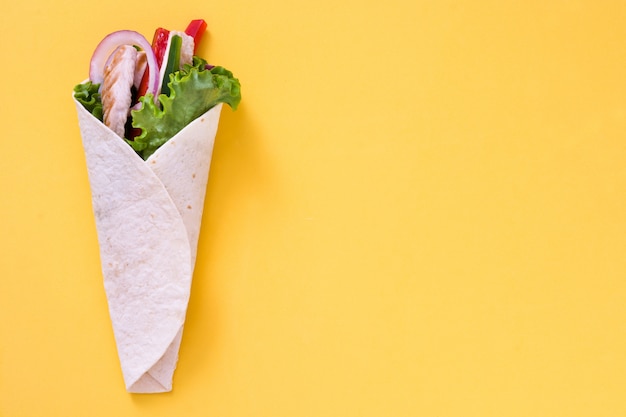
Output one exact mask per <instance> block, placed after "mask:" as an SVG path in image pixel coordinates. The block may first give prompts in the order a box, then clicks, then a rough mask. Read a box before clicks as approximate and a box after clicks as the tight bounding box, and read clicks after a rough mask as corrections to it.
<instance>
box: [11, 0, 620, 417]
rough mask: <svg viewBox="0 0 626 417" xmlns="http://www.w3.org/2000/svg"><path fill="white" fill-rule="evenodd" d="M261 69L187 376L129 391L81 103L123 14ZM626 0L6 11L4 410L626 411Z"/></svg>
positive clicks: (224, 177)
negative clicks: (104, 266)
mask: <svg viewBox="0 0 626 417" xmlns="http://www.w3.org/2000/svg"><path fill="white" fill-rule="evenodd" d="M199 17H201V18H205V19H206V20H207V22H208V24H209V32H210V33H209V35H208V36H207V37H206V38H205V40H204V42H203V45H202V48H201V54H203V55H204V56H205V57H207V58H208V59H209V61H211V62H214V63H219V64H221V65H224V66H226V67H228V68H229V69H231V70H232V71H233V72H234V73H235V74H236V75H237V76H238V77H239V79H240V80H241V82H242V85H243V90H242V91H243V102H242V104H241V107H240V109H239V110H237V111H236V112H233V111H231V110H230V109H225V110H224V112H223V117H222V122H221V125H220V131H219V133H218V138H217V143H216V147H215V152H214V159H213V166H212V170H211V177H210V182H209V189H208V193H207V201H206V205H205V212H204V221H203V225H202V227H203V229H202V235H201V238H200V246H199V258H198V264H197V269H196V274H195V277H194V283H193V288H192V296H191V300H190V306H189V312H188V316H187V324H186V327H185V334H184V338H183V343H182V347H181V352H180V355H181V356H180V361H179V365H178V368H177V371H176V374H175V377H174V391H173V392H172V393H168V394H162V395H131V394H128V393H126V392H125V390H124V386H123V381H122V375H121V371H120V369H119V365H118V359H117V354H116V351H115V346H114V341H113V334H112V331H111V328H110V322H109V318H108V312H107V307H106V299H105V296H104V290H103V288H102V284H101V283H102V280H101V275H100V266H99V263H98V262H99V260H98V248H97V243H96V234H95V226H94V220H93V216H92V212H91V201H90V194H89V188H88V181H87V174H86V167H85V161H84V157H83V152H82V148H81V143H80V137H79V131H78V127H77V120H76V114H75V111H74V107H73V104H72V102H71V100H70V95H71V89H72V87H73V85H74V84H76V83H77V82H79V81H81V80H82V79H84V78H86V77H87V66H88V61H89V58H90V55H91V53H92V50H93V48H94V47H95V45H96V44H97V43H98V42H99V41H100V39H101V38H102V37H103V36H104V35H106V34H107V33H109V32H111V31H114V30H118V29H135V30H137V31H139V32H141V33H143V34H145V35H146V36H147V37H151V36H152V32H153V30H154V28H155V27H156V26H159V25H161V26H166V27H169V28H171V29H175V28H178V29H184V27H185V26H186V24H187V21H188V20H189V19H192V18H199ZM625 21H626V5H625V4H624V2H623V1H617V0H616V1H565V0H563V1H548V2H546V1H540V0H533V1H521V0H520V1H504V2H502V1H495V0H494V1H434V0H433V1H421V0H417V1H412V0H387V1H377V2H374V1H366V2H363V1H354V0H349V1H346V2H341V1H340V2H335V1H331V0H322V1H315V2H313V1H310V2H293V1H290V0H289V1H288V0H272V1H253V0H235V1H223V2H217V1H212V2H206V1H201V0H187V1H185V2H182V3H180V2H179V3H177V4H176V5H173V3H172V2H171V1H168V2H165V1H161V0H153V1H149V2H141V4H140V3H139V2H127V1H119V0H114V1H108V2H105V3H95V2H92V3H87V2H83V1H77V0H67V1H61V2H53V1H43V0H27V1H25V2H17V1H12V2H9V1H7V0H3V7H2V13H1V14H0V27H2V29H3V30H2V32H3V35H2V37H0V54H1V55H0V56H2V65H0V80H1V82H2V87H1V89H0V94H1V96H0V98H1V103H2V104H1V105H0V106H1V107H0V126H2V141H1V142H0V193H1V196H2V197H1V199H0V416H2V417H27V416H28V417H30V416H47V417H52V416H107V417H109V416H188V417H193V416H216V417H217V416H220V417H244V416H245V417H265V416H267V417H309V416H310V417H335V416H337V417H352V416H354V417H357V416H358V417H382V416H391V417H409V416H411V417H413V416H423V417H431V416H432V417H448V416H454V417H457V416H458V417H473V416H476V417H488V416H494V417H496V416H497V417H502V416H506V417H517V416H519V417H529V416H532V417H555V416H568V417H573V416H585V417H587V416H589V417H591V416H593V417H596V416H602V417H614V416H615V417H620V416H625V415H626V194H625V192H626V145H625V144H626V71H625V69H626V25H625V24H624V22H625Z"/></svg>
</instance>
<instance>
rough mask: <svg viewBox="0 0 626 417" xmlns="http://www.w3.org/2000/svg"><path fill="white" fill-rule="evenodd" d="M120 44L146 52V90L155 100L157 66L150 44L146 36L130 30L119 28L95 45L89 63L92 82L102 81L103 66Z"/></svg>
mask: <svg viewBox="0 0 626 417" xmlns="http://www.w3.org/2000/svg"><path fill="white" fill-rule="evenodd" d="M120 45H132V46H138V47H139V48H140V49H141V50H142V51H144V52H145V53H146V57H147V59H148V91H147V93H152V94H154V100H155V101H156V100H157V91H158V88H159V66H158V65H157V61H156V57H155V56H154V52H153V51H152V46H151V45H150V42H148V40H147V39H146V38H144V37H143V35H141V34H140V33H138V32H135V31H132V30H120V31H117V32H113V33H111V34H109V35H107V36H106V37H105V38H104V39H102V41H100V43H99V44H98V46H97V47H96V50H95V51H94V53H93V56H92V57H91V62H90V64H89V79H90V80H91V82H93V83H94V84H102V81H104V68H105V66H106V63H107V61H108V60H109V57H110V56H111V53H113V51H115V49H116V48H117V47H119V46H120Z"/></svg>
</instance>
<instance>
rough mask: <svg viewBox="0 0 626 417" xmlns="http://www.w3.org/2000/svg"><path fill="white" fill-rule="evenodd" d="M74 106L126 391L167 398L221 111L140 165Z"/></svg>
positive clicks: (201, 120)
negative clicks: (164, 395) (164, 393)
mask: <svg viewBox="0 0 626 417" xmlns="http://www.w3.org/2000/svg"><path fill="white" fill-rule="evenodd" d="M74 102H75V104H76V109H77V112H78V120H79V126H80V132H81V136H82V140H83V147H84V150H85V159H86V162H87V170H88V175H89V182H90V186H91V193H92V204H93V211H94V215H95V220H96V228H97V234H98V243H99V246H100V260H101V263H102V273H103V277H104V288H105V292H106V296H107V302H108V306H109V313H110V316H111V322H112V325H113V332H114V336H115V341H116V344H117V350H118V355H119V359H120V363H121V367H122V372H123V375H124V382H125V384H126V389H127V391H129V392H136V393H155V392H167V391H171V389H172V377H173V374H174V369H175V367H176V362H177V360H178V349H179V346H180V341H181V338H182V331H183V324H184V322H185V314H186V311H187V304H188V301H189V293H190V288H191V278H192V274H193V270H194V265H195V260H196V250H197V244H198V236H199V232H200V223H201V219H202V209H203V206H204V197H205V193H206V186H207V181H208V175H209V167H210V164H211V155H212V152H213V143H214V140H215V134H216V132H217V126H218V122H219V117H220V112H221V108H222V105H221V104H219V105H217V106H215V107H213V108H212V109H211V110H209V111H208V112H207V113H205V114H204V115H202V116H200V117H199V118H197V119H196V120H195V121H193V122H191V123H190V124H189V125H187V126H186V127H185V128H184V129H183V130H181V131H180V132H179V133H178V134H177V135H176V136H174V137H173V138H171V139H170V140H169V141H168V142H166V143H165V144H164V145H163V146H161V147H160V148H159V149H158V150H157V151H156V152H155V153H154V154H152V155H151V156H150V158H149V159H147V160H146V161H144V160H143V159H142V158H141V157H139V156H138V155H137V154H136V153H135V151H134V150H133V149H132V148H131V147H130V146H129V145H128V144H127V143H125V142H124V140H122V139H121V138H120V137H119V136H117V135H116V134H115V133H113V131H112V130H110V129H109V128H108V127H106V126H105V125H104V124H103V123H102V122H100V121H99V120H98V119H96V118H95V117H93V116H92V115H91V114H90V113H89V112H88V111H87V110H86V109H85V108H84V107H83V106H82V105H81V104H80V103H79V102H77V101H76V100H74Z"/></svg>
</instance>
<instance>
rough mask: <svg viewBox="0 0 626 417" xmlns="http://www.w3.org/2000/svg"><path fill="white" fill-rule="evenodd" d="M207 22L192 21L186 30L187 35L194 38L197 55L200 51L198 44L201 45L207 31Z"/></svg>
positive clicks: (194, 49)
mask: <svg viewBox="0 0 626 417" xmlns="http://www.w3.org/2000/svg"><path fill="white" fill-rule="evenodd" d="M206 26H207V24H206V22H205V21H204V20H202V19H196V20H192V21H191V22H190V23H189V26H187V29H185V33H186V34H187V35H189V36H191V37H192V38H193V53H194V54H195V53H196V51H197V50H198V44H199V43H200V39H202V35H204V31H206Z"/></svg>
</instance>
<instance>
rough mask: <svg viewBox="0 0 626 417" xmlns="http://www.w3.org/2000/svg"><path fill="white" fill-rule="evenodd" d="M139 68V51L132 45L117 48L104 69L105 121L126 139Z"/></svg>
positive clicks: (101, 91)
mask: <svg viewBox="0 0 626 417" xmlns="http://www.w3.org/2000/svg"><path fill="white" fill-rule="evenodd" d="M136 66H137V50H136V49H135V48H133V47H132V46H130V45H122V46H120V47H119V48H117V49H116V50H115V51H114V52H113V54H111V58H109V62H108V64H107V66H106V67H105V69H104V81H103V82H102V89H101V90H100V94H101V96H102V110H103V121H104V124H105V125H106V126H108V127H109V128H110V129H111V130H112V131H114V132H115V133H116V134H117V135H118V136H119V137H121V138H123V137H124V131H125V125H126V120H127V119H128V114H129V112H130V104H131V100H132V90H131V88H132V86H133V82H134V79H135V67H136Z"/></svg>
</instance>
